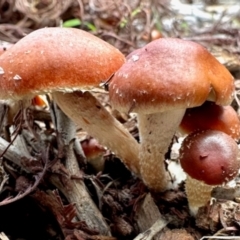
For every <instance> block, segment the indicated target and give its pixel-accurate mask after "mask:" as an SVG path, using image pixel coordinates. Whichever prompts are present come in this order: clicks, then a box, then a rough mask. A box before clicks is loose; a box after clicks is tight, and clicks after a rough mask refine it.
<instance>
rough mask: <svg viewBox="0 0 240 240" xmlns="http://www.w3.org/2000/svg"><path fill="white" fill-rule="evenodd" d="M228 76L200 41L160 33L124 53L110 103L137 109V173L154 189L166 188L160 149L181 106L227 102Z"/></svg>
mask: <svg viewBox="0 0 240 240" xmlns="http://www.w3.org/2000/svg"><path fill="white" fill-rule="evenodd" d="M233 90H234V82H233V77H232V75H231V74H230V73H229V71H228V70H227V69H226V68H225V67H224V66H223V65H221V64H220V63H219V62H218V61H217V60H216V58H215V57H213V56H212V55H211V54H210V53H209V52H208V51H207V50H206V49H205V48H204V47H203V46H201V45H199V44H197V43H194V42H191V41H186V40H181V39H176V38H160V39H157V40H155V41H152V42H150V43H149V44H147V45H146V46H145V47H143V48H140V49H137V50H135V51H133V52H132V53H130V54H129V55H128V56H127V61H126V63H125V64H123V65H122V67H121V68H120V69H119V70H118V71H117V72H116V73H115V74H114V76H113V77H112V79H111V81H110V83H109V95H110V102H111V104H112V106H113V107H114V108H116V109H117V110H119V111H120V112H127V113H128V112H136V113H137V114H138V127H139V135H140V154H139V158H140V172H141V176H142V178H143V181H144V182H145V184H146V185H147V186H148V187H149V188H150V189H152V190H154V191H164V190H166V189H168V188H170V187H171V181H170V177H169V175H168V174H167V171H166V166H165V164H164V160H165V154H166V152H167V151H168V148H169V145H170V143H171V140H172V138H173V136H174V133H175V131H176V130H177V128H178V126H179V124H180V122H181V120H182V117H183V116H184V113H185V110H186V108H191V107H196V106H200V105H202V104H203V103H204V102H205V101H206V100H207V99H208V100H212V101H215V102H216V104H219V105H227V104H229V103H230V102H231V101H232V97H233Z"/></svg>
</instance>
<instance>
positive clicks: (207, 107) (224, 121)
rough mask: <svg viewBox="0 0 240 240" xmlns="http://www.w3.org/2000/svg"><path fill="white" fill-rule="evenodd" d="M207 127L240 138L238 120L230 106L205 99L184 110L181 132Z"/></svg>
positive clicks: (239, 123) (235, 138) (239, 122)
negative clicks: (200, 103)
mask: <svg viewBox="0 0 240 240" xmlns="http://www.w3.org/2000/svg"><path fill="white" fill-rule="evenodd" d="M207 129H211V130H219V131H222V132H225V133H226V134H228V135H230V136H231V137H232V138H233V139H234V140H236V141H237V140H239V138H240V121H239V117H238V115H237V113H236V111H235V110H234V109H233V107H232V106H220V105H217V104H215V103H214V102H210V101H206V102H205V103H204V104H203V105H201V106H199V107H194V108H189V109H187V110H186V113H185V115H184V117H183V119H182V122H181V124H180V130H181V131H182V132H183V133H186V134H189V133H191V132H194V131H197V130H207Z"/></svg>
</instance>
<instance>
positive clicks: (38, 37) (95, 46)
mask: <svg viewBox="0 0 240 240" xmlns="http://www.w3.org/2000/svg"><path fill="white" fill-rule="evenodd" d="M124 62H125V57H124V55H123V54H122V53H121V52H120V51H119V50H118V49H116V48H115V47H113V46H112V45H110V44H109V43H107V42H105V41H103V40H101V39H100V38H98V37H96V36H94V35H92V34H90V33H88V32H85V31H83V30H80V29H74V28H60V27H59V28H58V27H55V28H52V27H50V28H42V29H38V30H36V31H33V32H32V33H30V34H28V35H27V36H25V37H24V38H22V39H21V40H20V41H18V42H17V43H16V44H14V45H13V46H12V47H11V48H9V49H8V51H6V52H5V53H4V54H2V55H1V56H0V69H1V73H0V98H1V99H9V98H12V99H15V100H19V99H23V98H32V97H33V96H35V95H37V94H45V93H49V92H50V93H51V92H55V91H60V92H61V91H62V92H73V91H76V90H82V89H84V88H85V89H90V88H92V87H97V86H99V84H100V83H101V82H104V81H105V80H106V79H108V78H109V77H110V76H111V75H112V74H113V73H114V72H115V71H116V70H117V69H118V68H119V67H120V66H121V65H122V64H123V63H124Z"/></svg>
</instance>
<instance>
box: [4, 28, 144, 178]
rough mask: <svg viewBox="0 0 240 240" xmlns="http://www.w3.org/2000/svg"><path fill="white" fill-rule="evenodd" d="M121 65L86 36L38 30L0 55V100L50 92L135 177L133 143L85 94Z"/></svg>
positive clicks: (111, 51) (119, 57)
mask: <svg viewBox="0 0 240 240" xmlns="http://www.w3.org/2000/svg"><path fill="white" fill-rule="evenodd" d="M124 62H125V57H124V56H123V54H122V53H121V52H120V51H119V50H118V49H116V48H115V47H113V46H112V45H110V44H108V43H107V42H105V41H103V40H101V39H100V38H97V37H95V36H94V35H92V34H90V33H88V32H85V31H82V30H80V29H74V28H57V27H56V28H43V29H39V30H36V31H34V32H32V33H30V34H29V35H27V36H26V37H24V38H23V39H21V40H20V41H19V42H17V43H16V44H15V45H14V46H12V47H11V48H10V49H9V50H8V51H7V52H6V53H4V54H3V55H2V56H0V67H1V69H3V74H1V75H0V98H1V99H12V100H16V101H18V100H23V99H25V101H27V100H28V99H32V98H33V97H34V96H36V95H37V94H46V93H51V94H52V96H53V100H54V101H55V102H56V103H57V104H58V105H59V107H60V108H61V109H62V111H63V112H64V113H65V114H66V115H67V116H68V117H69V118H70V119H72V120H73V121H74V122H75V123H76V124H78V125H79V126H80V127H82V128H83V129H84V130H85V131H87V132H88V133H89V135H91V136H93V137H94V138H96V139H98V140H99V142H100V143H101V144H102V145H104V146H106V147H108V148H110V150H112V151H113V152H114V153H115V154H116V155H117V156H119V157H120V159H121V160H122V161H123V162H124V163H125V164H126V165H127V167H129V168H130V169H131V170H132V171H133V172H134V173H136V174H138V172H139V169H138V168H139V167H138V164H139V161H138V155H137V153H138V149H139V145H138V143H137V141H136V140H135V139H134V138H133V137H132V135H131V134H130V133H129V132H128V131H127V129H125V128H124V127H123V125H122V124H120V123H119V122H118V121H117V120H116V119H115V118H114V117H113V116H112V115H111V114H110V113H109V112H108V111H107V110H106V109H105V108H104V107H103V106H102V105H101V103H100V102H99V101H98V100H97V99H96V98H95V97H94V96H93V95H92V94H91V93H90V92H88V91H87V90H90V89H92V88H93V87H98V86H99V85H100V84H101V83H102V82H104V81H106V80H107V79H108V78H109V77H110V76H111V75H112V74H113V73H114V72H115V71H116V70H117V69H118V68H119V67H120V66H121V65H122V64H123V63H124ZM81 90H82V91H85V92H82V91H81Z"/></svg>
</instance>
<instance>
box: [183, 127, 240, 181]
mask: <svg viewBox="0 0 240 240" xmlns="http://www.w3.org/2000/svg"><path fill="white" fill-rule="evenodd" d="M238 153H239V150H238V146H237V144H236V142H235V141H234V140H233V139H232V138H231V137H230V136H229V135H227V134H226V133H223V132H220V131H215V130H206V131H196V132H193V133H191V134H190V135H188V136H187V137H186V138H185V139H184V141H183V143H182V147H181V149H180V163H181V165H182V168H183V170H184V171H185V172H186V173H187V174H188V175H189V176H190V177H192V178H194V179H197V180H199V181H203V182H204V183H206V184H208V185H221V184H223V183H226V182H228V181H230V180H232V179H233V178H234V177H235V176H236V175H237V173H238V169H239V167H240V161H239V158H238Z"/></svg>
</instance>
